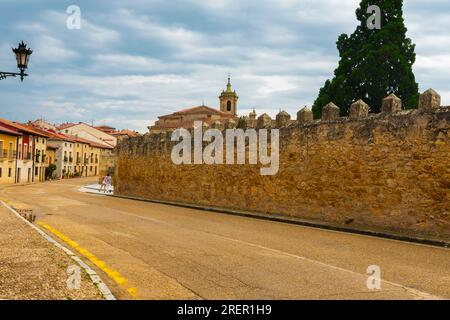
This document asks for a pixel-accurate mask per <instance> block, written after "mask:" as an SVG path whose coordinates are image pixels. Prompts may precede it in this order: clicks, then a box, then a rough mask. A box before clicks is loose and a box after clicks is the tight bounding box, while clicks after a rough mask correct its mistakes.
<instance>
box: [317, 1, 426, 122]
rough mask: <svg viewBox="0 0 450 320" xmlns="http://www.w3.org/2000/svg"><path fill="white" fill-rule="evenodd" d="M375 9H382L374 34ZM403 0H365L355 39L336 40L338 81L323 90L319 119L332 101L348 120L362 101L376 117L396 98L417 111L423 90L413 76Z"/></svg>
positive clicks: (329, 83) (361, 7) (333, 81)
mask: <svg viewBox="0 0 450 320" xmlns="http://www.w3.org/2000/svg"><path fill="white" fill-rule="evenodd" d="M371 5H377V6H378V7H379V8H380V9H381V15H380V18H381V28H380V29H376V28H375V29H371V28H369V27H368V21H369V22H371V19H370V17H371V16H372V12H370V13H367V9H368V7H369V6H371ZM402 8H403V1H402V0H362V1H361V3H360V7H359V8H358V9H357V10H356V17H357V19H358V20H359V22H360V24H359V25H358V27H357V28H356V30H355V32H354V33H353V34H351V35H350V36H348V35H346V34H342V35H341V36H339V39H338V41H337V48H338V51H339V56H340V61H339V65H338V67H337V69H336V70H335V71H334V78H333V79H332V80H327V81H326V82H325V84H324V86H323V87H322V88H321V89H320V92H319V96H318V97H317V99H316V101H315V102H314V105H313V112H314V117H315V118H320V116H321V114H322V108H323V107H324V106H325V105H326V104H327V103H329V102H331V101H333V102H334V103H335V104H337V105H338V106H339V107H340V108H341V115H342V116H346V115H348V110H349V107H350V105H351V104H352V103H353V102H354V101H356V100H358V99H363V100H364V101H365V102H366V103H367V104H368V105H369V106H370V107H371V111H372V112H380V109H381V102H382V100H383V98H384V97H386V96H388V95H389V94H391V93H394V94H395V95H397V96H398V97H399V98H400V99H402V100H403V104H404V105H405V107H406V108H407V109H413V108H417V106H418V101H419V87H418V85H417V83H416V80H415V77H414V74H413V72H412V65H413V64H414V62H415V60H416V54H415V53H414V49H415V45H414V44H413V43H412V41H411V39H409V38H407V37H406V31H407V29H406V27H405V24H404V19H403V9H402Z"/></svg>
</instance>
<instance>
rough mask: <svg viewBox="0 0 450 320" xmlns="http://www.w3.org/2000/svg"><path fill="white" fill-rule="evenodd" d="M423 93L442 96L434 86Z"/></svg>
mask: <svg viewBox="0 0 450 320" xmlns="http://www.w3.org/2000/svg"><path fill="white" fill-rule="evenodd" d="M422 94H431V95H435V96H440V95H439V93H437V92H436V90H434V89H433V88H429V89H428V90H426V91H425V92H424V93H422Z"/></svg>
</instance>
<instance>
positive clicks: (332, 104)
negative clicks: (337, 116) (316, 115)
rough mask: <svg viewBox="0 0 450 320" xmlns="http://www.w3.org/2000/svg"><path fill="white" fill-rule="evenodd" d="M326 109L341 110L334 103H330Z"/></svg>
mask: <svg viewBox="0 0 450 320" xmlns="http://www.w3.org/2000/svg"><path fill="white" fill-rule="evenodd" d="M323 108H324V109H339V107H338V106H337V105H335V104H334V102H330V103H328V104H327V105H326V106H325V107H323Z"/></svg>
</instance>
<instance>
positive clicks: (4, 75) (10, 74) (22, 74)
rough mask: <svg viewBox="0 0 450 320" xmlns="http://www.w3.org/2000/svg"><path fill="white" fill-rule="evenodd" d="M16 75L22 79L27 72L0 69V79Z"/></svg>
mask: <svg viewBox="0 0 450 320" xmlns="http://www.w3.org/2000/svg"><path fill="white" fill-rule="evenodd" d="M16 76H20V79H21V80H22V81H23V78H24V77H27V76H28V74H26V73H23V72H20V73H16V72H3V71H0V80H3V79H6V78H7V77H16Z"/></svg>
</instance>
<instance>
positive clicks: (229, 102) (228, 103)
mask: <svg viewBox="0 0 450 320" xmlns="http://www.w3.org/2000/svg"><path fill="white" fill-rule="evenodd" d="M227 111H231V101H230V100H228V102H227Z"/></svg>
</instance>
